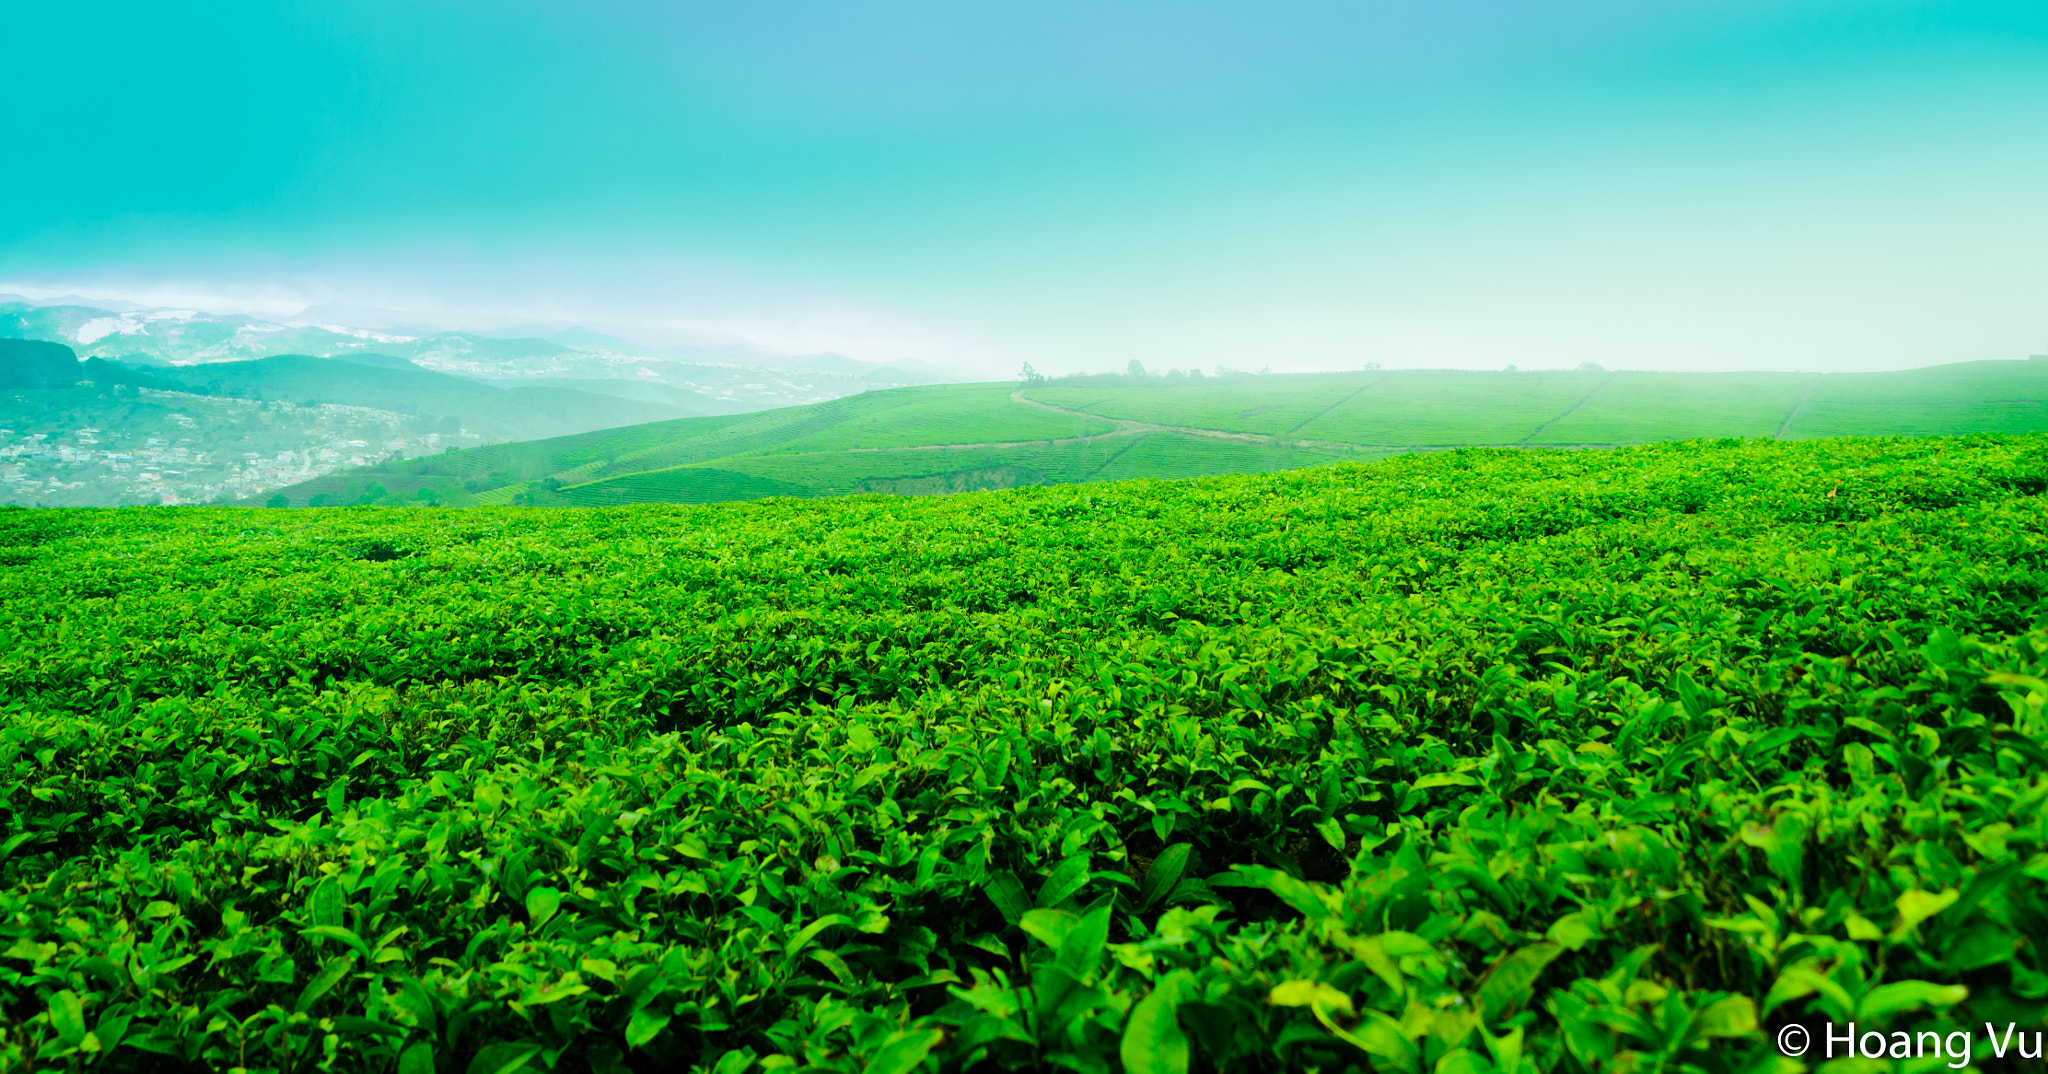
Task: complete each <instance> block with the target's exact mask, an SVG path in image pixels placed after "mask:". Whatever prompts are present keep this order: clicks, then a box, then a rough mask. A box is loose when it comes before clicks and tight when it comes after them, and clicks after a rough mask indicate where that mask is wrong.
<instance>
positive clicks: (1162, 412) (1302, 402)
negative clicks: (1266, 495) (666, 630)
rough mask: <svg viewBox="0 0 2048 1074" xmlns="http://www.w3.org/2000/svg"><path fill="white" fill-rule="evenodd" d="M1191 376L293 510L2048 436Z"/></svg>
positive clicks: (1437, 378) (397, 477)
mask: <svg viewBox="0 0 2048 1074" xmlns="http://www.w3.org/2000/svg"><path fill="white" fill-rule="evenodd" d="M1132 365H1133V366H1134V367H1136V366H1137V363H1132ZM1369 365H1370V363H1369ZM1178 374H1179V371H1178V370H1174V371H1171V372H1170V373H1169V375H1167V376H1165V377H1148V376H1145V375H1144V372H1143V369H1142V367H1138V368H1135V369H1134V371H1133V372H1132V373H1131V374H1130V375H1108V376H1094V377H1062V378H1060V379H1058V380H1052V381H1047V380H1044V379H1043V378H1040V379H1039V380H1037V381H1032V380H1029V379H1028V378H1027V380H1026V383H1025V384H1024V385H1022V386H1021V387H1020V386H1018V385H1016V384H948V385H934V386H926V387H918V388H899V389H894V390H890V391H878V392H868V393H864V394H862V395H858V396H849V397H846V398H842V399H835V400H832V401H829V402H824V403H816V404H812V405H808V406H801V407H789V408H785V409H781V410H772V411H766V412H762V413H758V414H749V415H744V416H733V417H724V418H704V419H691V420H686V421H674V422H656V423H653V424H649V425H641V426H633V427H630V428H625V429H616V430H606V431H603V432H599V433H591V434H584V435H579V436H569V437H558V438H555V439H551V440H538V441H532V442H527V443H518V444H503V445H497V446H494V447H490V448H486V449H483V450H482V451H477V452H464V453H462V454H461V455H460V456H457V457H453V458H451V457H449V456H445V455H444V456H438V457H436V458H433V459H420V460H414V461H410V462H398V463H385V464H382V465H379V466H375V467H370V468H367V469H362V470H355V471H348V472H344V473H339V474H335V475H332V476H328V477H323V478H319V479H316V480H313V481H309V482H306V483H305V484H303V485H299V486H295V487H293V488H291V489H289V490H287V493H288V494H289V495H290V496H291V497H292V502H294V503H300V502H307V501H309V500H310V498H311V497H312V496H313V495H316V494H326V495H327V496H328V497H329V499H330V500H331V501H333V502H339V503H352V502H356V501H357V500H358V499H359V498H360V496H361V495H362V492H363V490H364V489H365V488H366V487H367V486H368V485H369V484H370V483H371V482H373V481H374V482H377V483H380V484H383V485H384V486H386V487H387V488H390V489H393V490H396V492H397V494H398V495H400V496H401V497H403V496H410V495H413V494H414V490H416V489H420V488H428V489H432V490H433V492H434V494H435V495H436V496H438V497H440V498H441V501H442V502H445V503H448V504H450V505H454V506H464V505H469V504H511V503H519V504H535V505H541V506H564V505H578V506H598V505H617V504H628V503H646V502H666V503H709V502H715V501H718V500H727V499H760V498H765V497H769V496H842V495H848V494H853V493H862V492H887V493H908V494H930V493H945V492H965V491H980V490H987V489H1002V488H1015V487H1017V486H1020V485H1030V484H1070V483H1075V482H1084V481H1114V480H1123V479H1127V478H1135V477H1157V478H1168V479H1172V478H1185V477H1204V476H1209V475H1212V474H1226V473H1258V472H1262V471H1268V470H1275V469H1292V468H1299V467H1306V466H1316V465H1321V464H1324V463H1327V462H1330V461H1333V460H1336V459H1350V460H1354V461H1367V460H1372V459H1379V458H1385V457H1387V456H1389V455H1392V454H1396V453H1399V452H1404V451H1411V450H1430V449H1443V448H1451V447H1458V446H1469V445H1482V444H1484V445H1508V444H1514V445H1527V444H1552V445H1583V446H1604V445H1615V444H1628V443H1641V442H1646V441H1655V440H1675V439H1685V438H1691V437H1731V436H1786V437H1792V438H1799V437H1804V436H1808V435H1812V433H1811V429H1812V428H1814V427H1816V426H1815V425H1814V424H1813V421H1819V422H1822V423H1823V424H1824V425H1825V427H1826V428H1827V429H1828V430H1829V431H1830V432H1831V433H1833V434H1869V433H1887V434H1888V433H1894V432H1901V431H1910V432H1914V433H1952V432H1974V431H1996V432H2014V433H2018V432H2033V431H2039V430H2042V429H2048V411H2043V412H2041V413H2036V412H2035V411H2036V410H2040V404H2037V403H2034V402H2024V400H2027V399H2032V398H2035V397H2039V398H2040V399H2041V400H2048V363H2025V362H1978V363H1969V364H1965V365H1959V366H1941V367H1936V368H1935V369H1931V370H1913V371H1909V372H1906V373H1884V374H1868V375H1865V374H1856V375H1853V376H1848V377H1845V378H1841V382H1842V384H1843V385H1845V387H1844V388H1842V389H1841V391H1840V392H1837V390H1836V389H1835V388H1833V387H1828V389H1827V391H1825V392H1824V391H1820V390H1819V389H1820V388H1821V387H1823V386H1830V385H1834V384H1835V383H1836V381H1837V378H1836V377H1833V376H1830V377H1826V378H1816V377H1814V376H1810V375H1800V374H1780V373H1729V374H1719V373H1711V374H1710V373H1617V374H1610V373H1607V372H1606V371H1604V370H1601V369H1599V368H1598V367H1595V366H1592V364H1591V363H1586V364H1584V365H1582V366H1580V368H1579V369H1578V370H1577V371H1575V372H1571V373H1562V372H1559V373H1472V372H1457V371H1444V370H1414V369H1410V370H1395V371H1391V372H1382V371H1380V370H1378V369H1377V368H1368V369H1367V370H1366V371H1364V372H1355V373H1312V374H1298V375H1285V376H1273V375H1266V374H1261V375H1256V376H1254V375H1250V374H1243V373H1232V372H1229V371H1227V370H1224V369H1222V368H1220V367H1219V368H1218V370H1217V375H1216V376H1214V377H1201V376H1181V375H1178ZM1873 385H1874V386H1875V387H1873ZM1928 385H1934V386H1936V387H1938V388H1939V391H1938V392H1937V393H1936V394H1935V395H1932V396H1929V399H1931V400H1933V401H1932V402H1931V403H1930V404H1929V405H1930V406H1932V409H1928V410H1925V413H1920V412H1916V413H1919V417H1918V418H1916V419H1915V422H1914V423H1911V428H1910V429H1907V428H1904V427H1902V426H1901V425H1900V422H1899V421H1898V420H1897V417H1898V415H1897V414H1896V413H1894V411H1895V410H1896V409H1897V408H1896V407H1894V406H1892V404H1891V403H1884V404H1882V405H1880V404H1878V403H1868V404H1867V405H1866V402H1856V403H1853V404H1851V405H1850V407H1849V410H1848V411H1847V412H1846V413H1844V412H1841V411H1840V408H1836V409H1830V408H1831V407H1835V403H1834V402H1831V400H1833V399H1835V398H1836V397H1837V395H1841V393H1842V392H1847V393H1848V395H1846V396H1842V397H1843V398H1851V397H1853V398H1856V399H1861V398H1862V397H1861V396H1859V395H1857V394H1856V393H1859V392H1861V393H1865V394H1868V393H1869V392H1872V391H1881V392H1887V393H1891V394H1890V395H1889V396H1887V397H1886V398H1892V397H1894V396H1897V397H1899V398H1911V397H1912V395H1913V393H1915V392H1918V391H1920V390H1921V389H1922V388H1924V387H1926V386H1928ZM1829 392H1835V393H1836V394H1835V395H1830V394H1829ZM1809 393H1810V394H1811V397H1812V398H1811V400H1809ZM2013 400H2023V401H2022V402H2014V401H2013ZM1809 402H1811V403H1812V404H1813V405H1812V406H1809V405H1808V404H1809ZM1893 402H1897V399H1894V400H1893ZM2029 407H2032V408H2034V409H2028V408H2029ZM1923 409H1924V408H1923ZM1809 413H1811V415H1812V416H1813V421H1809V420H1808V419H1807V417H1806V415H1808V414H1809ZM749 478H752V479H757V480H749ZM550 481H552V482H554V483H555V484H554V485H549V484H548V482H550Z"/></svg>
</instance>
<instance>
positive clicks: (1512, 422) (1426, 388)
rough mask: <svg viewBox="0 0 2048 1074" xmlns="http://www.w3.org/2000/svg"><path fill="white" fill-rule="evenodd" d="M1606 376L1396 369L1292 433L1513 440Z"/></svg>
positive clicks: (1394, 439) (1388, 439)
mask: <svg viewBox="0 0 2048 1074" xmlns="http://www.w3.org/2000/svg"><path fill="white" fill-rule="evenodd" d="M1607 379H1608V375H1607V374H1605V373H1473V372H1465V371H1462V370H1451V371H1436V370H1402V371H1400V372H1397V373H1392V374H1389V375H1388V376H1387V377H1385V378H1384V379H1382V380H1380V381H1378V382H1376V383H1374V384H1372V385H1370V386H1368V387H1367V388H1366V389H1365V390H1364V391H1361V392H1359V393H1358V394H1356V395H1354V396H1352V397H1351V398H1349V399H1347V400H1345V401H1344V402H1342V403H1340V404H1338V405H1337V406H1336V407H1335V408H1334V409H1332V410H1331V411H1330V412H1329V413H1327V414H1324V415H1323V416H1322V417H1319V418H1317V419H1316V420H1314V421H1311V422H1309V423H1308V424H1307V425H1304V426H1302V427H1301V428H1300V429H1298V430H1296V432H1295V435H1296V436H1299V437H1301V438H1302V439H1305V440H1339V441H1344V442H1346V443H1353V444H1373V445H1385V446H1389V447H1408V446H1418V447H1419V446H1445V445H1456V444H1487V443H1492V444H1513V443H1519V442H1521V441H1523V440H1526V439H1527V438H1528V437H1529V436H1530V435H1532V434H1534V433H1535V432H1536V431H1537V430H1538V429H1540V428H1541V427H1542V426H1543V424H1544V423H1545V422H1549V421H1552V420H1555V419H1556V418H1558V417H1559V416H1560V415H1562V414H1564V413H1565V412H1567V411H1568V410H1570V409H1571V408H1572V407H1573V406H1574V405H1576V404H1577V403H1578V402H1579V401H1580V400H1582V399H1584V398H1586V396H1587V395H1589V394H1590V393H1592V392H1593V391H1594V390H1595V389H1596V388H1598V387H1600V385H1601V384H1602V383H1604V382H1605V381H1606V380H1607Z"/></svg>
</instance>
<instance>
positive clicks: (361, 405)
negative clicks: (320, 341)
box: [0, 339, 704, 506]
mask: <svg viewBox="0 0 2048 1074" xmlns="http://www.w3.org/2000/svg"><path fill="white" fill-rule="evenodd" d="M0 385H4V386H0V503H6V502H13V503H21V504H41V505H44V506H114V505H119V504H133V503H152V504H154V503H180V502H183V503H191V502H206V501H210V500H221V499H237V498H243V497H247V496H251V495H256V494H259V493H267V492H268V490H269V489H271V488H274V487H276V486H278V485H283V484H290V483H293V482H297V481H303V480H305V479H307V478H309V477H313V476H315V475H317V474H321V473H326V472H329V471H332V470H334V469H336V468H338V467H342V466H348V465H351V464H354V465H357V466H361V465H366V464H368V463H372V462H375V461H377V460H379V459H383V458H388V457H392V456H394V455H401V454H403V455H420V454H422V453H425V452H430V451H434V450H437V449H439V448H441V447H443V446H447V445H460V444H470V445H475V444H479V443H489V442H494V441H501V440H514V439H523V438H527V437H531V436H533V435H535V434H536V433H541V432H549V433H555V434H563V433H578V432H584V431H588V430H592V429H602V428H608V427H616V426H631V425H636V424H640V423H645V422H647V421H649V420H652V419H661V418H672V417H675V416H678V415H681V414H687V413H692V412H693V409H694V410H695V412H702V410H703V409H704V407H703V405H702V404H703V401H702V400H697V401H696V402H698V403H699V404H700V405H699V406H698V407H696V408H693V409H686V408H684V407H679V406H671V405H664V404H661V403H654V402H648V401H645V400H629V399H621V398H618V397H615V396H611V395H603V394H597V393H592V392H581V391H575V390H570V389H564V388H561V387H550V388H509V389H507V388H497V387H493V386H491V385H488V384H480V383H477V382H474V381H469V380H464V379H462V378H460V377H452V376H448V375H446V374H442V373H436V372H432V371H429V370H425V369H421V368H419V367H418V366H415V365H413V364H412V363H411V362H408V361H406V360H404V359H401V358H396V357H391V356H387V355H377V354H370V353H354V354H349V355H347V356H345V357H342V358H335V359H328V358H311V357H307V356H305V355H280V356H278V357H273V358H261V359H256V360H253V361H246V362H213V363H208V364H205V365H190V366H162V365H141V364H129V363H124V362H111V361H107V360H104V359H100V358H88V359H87V360H85V361H84V362H79V361H77V360H75V358H74V357H73V355H72V352H71V350H70V348H68V347H65V346H63V345H61V344H55V343H46V342H39V341H28V340H11V339H0Z"/></svg>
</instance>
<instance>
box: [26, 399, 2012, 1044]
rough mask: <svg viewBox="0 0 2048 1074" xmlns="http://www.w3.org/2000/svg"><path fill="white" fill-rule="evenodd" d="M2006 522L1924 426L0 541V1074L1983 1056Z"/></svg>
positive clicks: (2006, 726) (53, 530)
mask: <svg viewBox="0 0 2048 1074" xmlns="http://www.w3.org/2000/svg"><path fill="white" fill-rule="evenodd" d="M1332 420H1335V418H1334V417H1333V418H1332ZM2044 488H2048V437H2038V436H2035V437H2001V436H1990V435H1986V436H1978V437H1970V438H1963V439H1939V440H1934V439H1930V440H1905V439H1892V440H1812V441H1804V442H1790V441H1764V440H1750V441H1716V442H1702V441H1694V442H1689V443H1682V444H1662V445H1652V446H1646V447H1633V448H1622V449H1619V450H1615V451H1611V452H1583V451H1578V452H1570V451H1556V452H1552V451H1506V450H1467V451H1455V452H1442V453H1434V454H1427V455H1410V456H1404V457H1401V458H1397V459H1393V460H1391V461H1387V462H1382V463H1374V464H1356V463H1347V464H1341V465H1335V466H1326V467H1320V468H1316V469H1310V470H1301V471H1292V472H1284V473H1273V474H1261V475H1249V476H1235V477H1220V478H1207V479H1200V480H1192V481H1183V482H1173V483H1164V482H1156V481H1137V482H1124V483H1099V484H1087V485H1070V486H1064V487H1053V488H1024V489H1014V490H1010V491H1002V492H980V493H967V494H964V495H958V496H949V497H938V498H926V499H894V498H884V497H873V496H855V497H848V498H839V499H784V498H778V499H769V500H761V501H754V502H746V503H733V504H725V505H718V506H695V507H693V506H658V505H640V506H630V507H610V508H593V509H584V510H547V509H519V508H509V507H507V508H477V509H471V510H461V511H457V510H449V509H440V510H436V509H382V508H350V509H330V510H322V511H293V510H268V511H266V510H242V509H229V508H220V509H211V508H209V509H194V510H179V509H123V510H118V511H26V510H9V511H0V565H4V570H0V773H4V778H0V794H4V795H5V803H4V808H0V825H4V831H0V1067H5V1068H8V1069H48V1070H75V1069H84V1070H221V1069H229V1068H236V1069H246V1070H264V1071H307V1070H350V1071H355V1070H371V1071H398V1072H401V1074H426V1072H429V1071H439V1072H444V1074H448V1072H456V1074H460V1072H480V1074H502V1072H507V1071H515V1070H544V1069H552V1070H557V1071H585V1070H592V1071H616V1070H623V1069H632V1070H675V1069H693V1068H694V1069H698V1070H710V1071H716V1072H719V1074H737V1072H740V1071H748V1070H763V1071H773V1070H819V1071H849V1072H851V1071H860V1070H868V1071H876V1072H882V1074H907V1072H910V1071H917V1070H925V1071H959V1070H1036V1069H1053V1068H1065V1069H1072V1070H1079V1071H1119V1070H1120V1071H1129V1072H1134V1074H1160V1072H1177V1071H1263V1070H1274V1069H1294V1070H1305V1071H1306V1070H1317V1071H1346V1070H1356V1071H1367V1070H1373V1071H1382V1072H1395V1071H1399V1072H1408V1074H1419V1072H1421V1071H1434V1072H1438V1074H1484V1072H1488V1071H1499V1072H1503V1074H1550V1072H1569V1074H1579V1072H1593V1071H1627V1070H1636V1071H1651V1070H1665V1071H1681V1070H1693V1071H1710V1072H1722V1071H1731V1072H1732V1071H1785V1072H1791V1071H1796V1070H1799V1069H1802V1067H1801V1065H1800V1063H1799V1062H1795V1061H1792V1060H1788V1059H1780V1058H1779V1056H1778V1054H1777V1051H1776V1049H1775V1048H1774V1047H1773V1046H1772V1044H1771V1041H1770V1037H1769V1033H1770V1032H1771V1031H1772V1030H1774V1029H1775V1028H1776V1027H1778V1026H1779V1025H1781V1024H1784V1023H1785V1022H1786V1021H1787V1020H1788V1019H1795V1018H1797V1019H1809V1020H1816V1021H1817V1020H1824V1019H1833V1020H1834V1021H1836V1022H1838V1023H1845V1022H1849V1021H1852V1020H1853V1021H1855V1022H1856V1023H1857V1024H1858V1026H1859V1027H1860V1028H1862V1029H1865V1030H1868V1029H1872V1028H1876V1029H1883V1030H1888V1031H1889V1030H1899V1029H1913V1030H1916V1031H1917V1030H1932V1029H1938V1030H1942V1031H1944V1032H1945V1031H1947V1030H1950V1029H1954V1028H1961V1027H1972V1028H1974V1027H1976V1026H1979V1025H1981V1024H1982V1023H1984V1022H1986V1021H1994V1022H1996V1023H1998V1024H1999V1025H2004V1024H2005V1023H2006V1022H2008V1021H2016V1022H2018V1023H2019V1025H2020V1026H2022V1027H2023V1028H2028V1029H2031V1028H2038V1027H2041V1026H2042V1025H2043V1024H2044V1022H2048V958H2044V949H2043V944H2044V943H2048V893H2044V890H2043V884H2042V881H2043V878H2044V877H2048V828H2044V822H2043V806H2044V803H2048V778H2044V776H2048V752H2044V746H2048V722H2044V712H2043V708H2044V705H2048V618H2044V612H2048V607H2044V603H2043V601H2044V596H2048V506H2044V503H2043V500H2042V499H2041V496H2040V494H2041V492H2042V490H2043V489H2044ZM1808 1058H1809V1061H1811V1060H1812V1059H1813V1058H1814V1057H1813V1056H1809V1057H1808Z"/></svg>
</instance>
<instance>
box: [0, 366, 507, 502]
mask: <svg viewBox="0 0 2048 1074" xmlns="http://www.w3.org/2000/svg"><path fill="white" fill-rule="evenodd" d="M134 396H135V402H136V403H137V404H138V405H136V406H133V407H129V408H126V413H125V414H124V415H123V416H124V417H125V419H126V420H122V421H120V422H119V423H118V424H115V423H113V422H111V421H109V413H110V412H109V411H107V410H104V409H102V410H97V411H95V413H94V415H93V417H94V419H95V420H96V421H97V424H92V425H87V424H83V422H82V421H80V422H77V423H71V422H67V421H65V418H66V415H65V414H64V413H63V412H62V411H58V412H55V413H52V414H50V415H48V418H47V419H46V420H40V421H31V422H23V421H22V420H20V419H21V418H22V417H23V416H24V415H23V414H21V413H19V412H17V413H15V414H13V415H10V416H9V417H10V424H11V425H12V426H17V427H0V503H8V504H21V505H26V506H45V507H57V506H79V505H88V504H121V505H146V504H164V505H176V504H202V503H235V502H242V501H248V500H251V499H260V498H261V497H262V495H263V494H264V493H266V492H268V491H270V490H272V489H276V488H282V487H284V486H286V485H292V484H296V483H298V482H301V481H306V480H309V479H311V478H314V477H319V476H321V475H323V474H329V473H333V472H334V471H336V470H339V469H342V468H343V467H349V466H366V465H369V464H372V463H376V462H382V461H384V460H386V459H391V458H396V457H412V456H416V455H422V454H430V453H434V452H439V451H445V450H447V449H448V448H450V447H456V446H462V445H472V444H476V443H479V442H481V437H479V436H477V435H476V434H473V433H467V432H451V433H445V434H444V433H442V432H421V431H419V430H418V429H417V425H418V421H417V419H415V418H414V417H413V416H411V415H406V414H398V413H394V412H391V411H386V410H376V409H373V408H370V407H360V406H344V405H339V404H317V405H312V406H308V405H305V404H292V403H269V402H258V401H254V400H245V399H224V398H219V397H211V396H200V395H188V394H186V393H182V392H163V391H153V390H150V389H141V390H139V391H137V392H135V393H134Z"/></svg>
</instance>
